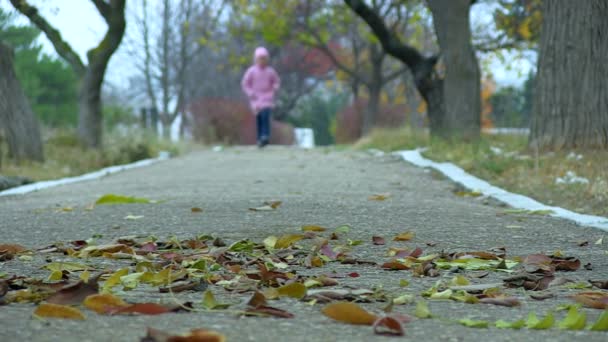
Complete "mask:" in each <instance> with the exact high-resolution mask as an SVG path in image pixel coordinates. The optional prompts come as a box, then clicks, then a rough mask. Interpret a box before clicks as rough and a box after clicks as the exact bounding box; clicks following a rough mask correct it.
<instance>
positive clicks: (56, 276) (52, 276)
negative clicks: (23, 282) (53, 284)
mask: <svg viewBox="0 0 608 342" xmlns="http://www.w3.org/2000/svg"><path fill="white" fill-rule="evenodd" d="M62 278H63V272H62V271H53V272H51V274H50V275H49V278H48V281H59V280H61V279H62Z"/></svg>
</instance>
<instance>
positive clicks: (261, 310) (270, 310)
mask: <svg viewBox="0 0 608 342" xmlns="http://www.w3.org/2000/svg"><path fill="white" fill-rule="evenodd" d="M246 312H248V313H253V314H262V315H266V316H273V317H278V318H293V317H295V316H294V315H293V314H292V313H290V312H288V311H285V310H283V309H278V308H275V307H272V306H265V305H261V306H257V307H251V308H248V309H247V311H246Z"/></svg>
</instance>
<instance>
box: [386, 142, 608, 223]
mask: <svg viewBox="0 0 608 342" xmlns="http://www.w3.org/2000/svg"><path fill="white" fill-rule="evenodd" d="M395 154H396V155H399V156H401V157H402V158H403V159H404V160H405V161H408V162H410V163H412V164H414V165H416V166H420V167H431V168H433V169H435V170H437V171H439V172H441V173H443V174H444V175H445V176H446V177H448V178H450V179H451V180H453V181H455V182H457V183H460V184H462V185H463V186H464V187H466V188H468V189H470V190H474V191H479V192H480V193H482V194H484V195H486V196H489V197H492V198H495V199H497V200H499V201H500V202H503V203H505V204H507V205H509V206H511V207H513V208H516V209H524V210H550V211H552V214H550V215H551V216H554V217H559V218H563V219H566V220H570V221H574V222H576V223H578V224H580V225H582V226H588V227H594V228H598V229H601V230H604V231H608V218H606V217H602V216H593V215H585V214H579V213H575V212H573V211H570V210H567V209H564V208H560V207H553V206H548V205H545V204H542V203H540V202H538V201H535V200H533V199H532V198H530V197H526V196H523V195H519V194H514V193H511V192H508V191H506V190H504V189H501V188H499V187H496V186H493V185H492V184H490V183H488V182H486V181H484V180H482V179H479V178H477V177H475V176H473V175H470V174H468V173H467V172H465V171H464V170H463V169H461V168H459V167H458V166H456V165H454V164H452V163H437V162H434V161H432V160H429V159H426V158H424V157H423V156H422V155H421V154H420V149H418V150H409V151H398V152H395Z"/></svg>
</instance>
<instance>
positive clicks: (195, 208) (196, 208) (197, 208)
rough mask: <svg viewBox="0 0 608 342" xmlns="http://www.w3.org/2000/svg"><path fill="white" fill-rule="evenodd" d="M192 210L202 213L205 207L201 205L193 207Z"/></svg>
mask: <svg viewBox="0 0 608 342" xmlns="http://www.w3.org/2000/svg"><path fill="white" fill-rule="evenodd" d="M190 211H191V212H193V213H202V212H203V209H202V208H199V207H193V208H191V209H190Z"/></svg>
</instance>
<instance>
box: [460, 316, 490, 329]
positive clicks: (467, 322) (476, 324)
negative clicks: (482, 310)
mask: <svg viewBox="0 0 608 342" xmlns="http://www.w3.org/2000/svg"><path fill="white" fill-rule="evenodd" d="M458 323H460V324H462V325H464V326H465V327H469V328H487V327H488V326H489V325H490V322H488V321H476V320H472V319H468V318H465V319H460V320H458Z"/></svg>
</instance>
